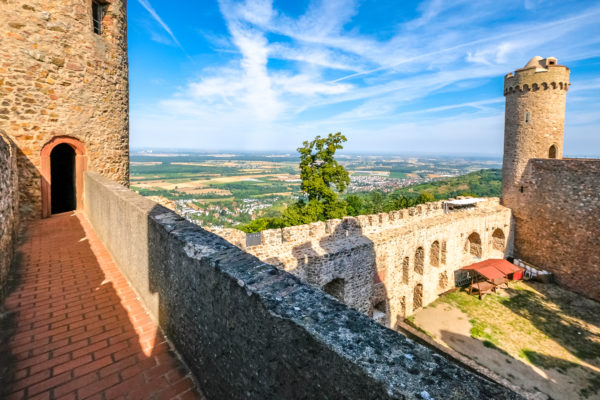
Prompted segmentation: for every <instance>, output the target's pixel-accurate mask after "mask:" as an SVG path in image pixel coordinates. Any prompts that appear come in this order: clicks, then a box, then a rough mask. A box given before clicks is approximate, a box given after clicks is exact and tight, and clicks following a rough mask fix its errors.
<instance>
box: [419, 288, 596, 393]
mask: <svg viewBox="0 0 600 400" xmlns="http://www.w3.org/2000/svg"><path fill="white" fill-rule="evenodd" d="M409 322H410V323H411V324H412V325H413V326H415V327H417V328H418V329H420V330H421V331H422V332H424V333H426V334H427V335H429V336H431V337H432V338H433V339H434V340H435V341H436V342H438V343H440V344H442V345H443V346H446V347H449V348H451V349H453V350H455V351H457V352H458V353H460V354H461V355H463V356H466V357H468V358H470V359H472V360H473V361H475V362H476V363H477V364H479V365H481V366H483V367H485V368H487V369H488V370H491V371H492V372H493V373H495V374H498V375H499V376H501V377H503V378H505V379H507V380H508V381H510V382H511V383H512V384H514V385H516V386H519V387H521V388H523V389H524V390H525V391H527V392H529V393H531V394H532V397H530V398H535V399H544V398H548V396H549V398H552V399H588V400H589V399H600V303H598V302H595V301H593V300H589V299H586V298H583V297H582V296H581V295H578V294H575V293H572V292H569V291H567V290H564V289H561V288H560V287H558V286H556V285H553V284H542V283H536V282H512V283H511V284H510V287H509V288H508V289H503V290H501V291H500V292H499V293H498V294H492V295H488V296H486V297H485V298H484V300H482V301H480V300H479V299H478V297H477V296H469V295H468V294H467V293H465V292H464V291H457V292H453V293H450V294H448V295H445V296H442V297H440V298H439V299H438V300H437V301H436V302H435V303H432V304H431V305H429V306H428V307H425V308H424V309H423V310H421V311H420V312H418V313H417V314H416V315H415V316H414V318H413V317H411V318H410V319H409Z"/></svg>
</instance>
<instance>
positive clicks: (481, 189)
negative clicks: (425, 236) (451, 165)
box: [394, 169, 502, 201]
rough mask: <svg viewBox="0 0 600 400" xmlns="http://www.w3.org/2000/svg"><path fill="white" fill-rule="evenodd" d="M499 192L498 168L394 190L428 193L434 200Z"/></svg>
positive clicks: (402, 192)
mask: <svg viewBox="0 0 600 400" xmlns="http://www.w3.org/2000/svg"><path fill="white" fill-rule="evenodd" d="M501 192H502V170H500V169H482V170H480V171H476V172H471V173H469V174H466V175H461V176H457V177H453V178H447V179H440V180H435V181H432V182H427V183H421V184H418V185H412V186H409V187H405V188H401V189H397V190H395V191H394V193H397V194H400V195H404V196H410V195H414V193H428V194H431V195H432V196H433V197H434V199H436V200H442V199H448V198H451V197H456V196H474V197H479V196H480V197H499V196H500V194H501ZM432 201H433V200H432Z"/></svg>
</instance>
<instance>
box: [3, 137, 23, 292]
mask: <svg viewBox="0 0 600 400" xmlns="http://www.w3.org/2000/svg"><path fill="white" fill-rule="evenodd" d="M18 204H19V195H18V188H17V156H16V151H15V147H14V145H13V144H12V143H11V141H10V139H8V137H7V136H5V135H4V134H3V132H2V130H0V302H1V301H2V299H3V298H4V288H5V287H6V279H7V277H8V271H9V268H10V265H11V263H12V259H13V254H14V249H15V242H16V238H17V226H18V222H19V215H18Z"/></svg>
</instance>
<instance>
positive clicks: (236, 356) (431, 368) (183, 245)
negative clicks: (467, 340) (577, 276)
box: [85, 173, 520, 400]
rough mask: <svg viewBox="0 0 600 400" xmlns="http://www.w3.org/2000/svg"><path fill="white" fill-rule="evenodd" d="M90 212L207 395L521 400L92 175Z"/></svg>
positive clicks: (88, 184) (98, 230)
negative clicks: (491, 399) (492, 399)
mask: <svg viewBox="0 0 600 400" xmlns="http://www.w3.org/2000/svg"><path fill="white" fill-rule="evenodd" d="M85 190H86V196H85V200H86V203H85V212H86V214H87V216H88V219H89V220H90V222H91V224H92V226H93V227H94V230H95V231H96V233H97V234H98V236H99V237H100V239H101V240H102V241H103V243H104V244H105V246H106V247H107V248H108V249H109V251H110V252H111V253H112V255H113V258H114V259H115V261H116V263H117V265H118V266H119V267H120V268H121V270H122V271H123V273H124V274H125V276H126V277H127V278H128V279H129V281H130V283H131V284H132V286H133V287H134V288H135V290H136V291H137V292H138V294H139V296H140V298H141V299H142V301H143V302H144V303H145V304H146V305H147V307H148V308H149V309H150V310H151V312H152V314H153V316H154V318H156V319H157V320H158V322H159V324H160V326H161V327H162V328H163V330H164V331H165V333H166V335H167V336H168V337H169V338H170V340H171V341H172V342H173V343H174V344H175V346H176V348H177V349H178V351H179V352H180V354H181V355H182V356H183V357H184V359H185V360H186V362H187V363H188V365H189V366H190V368H191V370H192V371H193V372H194V374H195V375H196V378H197V379H198V381H199V382H200V385H201V389H202V391H203V393H204V394H206V396H207V397H208V398H209V399H242V398H243V399H291V398H296V399H300V398H307V399H308V398H331V399H341V398H344V399H361V400H362V399H419V398H421V399H422V398H435V399H438V398H439V399H442V398H445V399H480V398H494V399H517V398H520V397H519V395H517V394H515V393H514V392H511V391H510V390H508V389H506V388H504V387H502V386H500V385H498V384H496V383H493V382H490V381H488V380H486V379H484V378H481V377H479V376H477V375H475V374H473V373H471V372H469V371H467V370H466V369H464V368H462V367H460V366H459V365H457V364H453V363H452V362H450V361H448V360H446V359H445V358H444V357H442V356H440V355H438V354H437V353H435V352H433V351H432V350H430V349H428V348H426V347H424V346H422V345H420V344H417V343H415V342H413V341H411V340H408V339H407V338H406V337H404V336H402V335H400V334H398V333H396V332H394V331H392V330H389V329H386V328H384V327H382V326H380V325H378V324H376V323H374V322H373V321H372V320H371V319H369V318H368V317H366V316H365V315H363V314H360V313H358V312H356V311H355V310H352V309H351V308H349V307H347V306H345V305H344V304H342V303H340V302H338V301H336V300H335V299H333V298H332V297H330V296H327V295H325V294H324V293H323V292H322V291H320V290H318V289H316V288H313V287H311V286H309V285H306V284H304V283H302V282H301V280H300V279H298V278H297V277H295V276H293V275H291V274H289V273H287V272H285V271H282V270H280V269H277V268H275V267H273V266H270V265H268V264H265V263H263V262H261V261H260V260H259V259H258V258H256V257H254V256H252V255H250V254H248V253H245V252H243V251H242V250H240V249H239V248H237V247H235V246H233V245H232V244H230V243H228V242H227V241H225V240H224V239H222V238H220V237H218V236H217V235H214V234H212V233H210V232H207V231H205V230H203V229H202V228H199V227H197V226H195V225H193V224H191V223H190V222H187V221H185V220H184V219H183V218H181V217H180V216H178V215H177V214H175V213H173V212H171V211H169V210H167V209H165V208H163V207H161V206H159V205H157V204H156V203H154V202H152V201H150V200H148V199H145V198H143V197H141V196H139V195H138V194H136V193H134V192H132V191H130V190H128V189H126V188H124V187H122V186H120V185H118V184H116V183H114V182H111V181H109V180H107V179H106V178H103V177H102V176H100V175H98V174H94V173H87V174H86V182H85Z"/></svg>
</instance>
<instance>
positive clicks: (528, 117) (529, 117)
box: [525, 111, 531, 124]
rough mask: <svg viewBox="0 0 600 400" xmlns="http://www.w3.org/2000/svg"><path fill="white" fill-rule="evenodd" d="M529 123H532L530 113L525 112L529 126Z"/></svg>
mask: <svg viewBox="0 0 600 400" xmlns="http://www.w3.org/2000/svg"><path fill="white" fill-rule="evenodd" d="M529 121H531V114H529V111H525V123H526V124H528V123H529Z"/></svg>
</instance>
